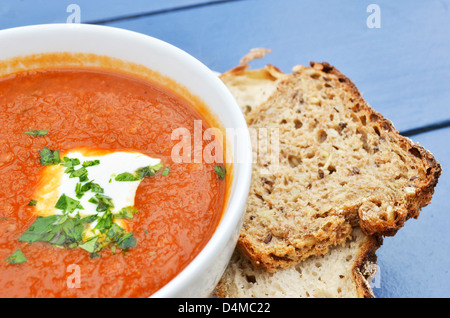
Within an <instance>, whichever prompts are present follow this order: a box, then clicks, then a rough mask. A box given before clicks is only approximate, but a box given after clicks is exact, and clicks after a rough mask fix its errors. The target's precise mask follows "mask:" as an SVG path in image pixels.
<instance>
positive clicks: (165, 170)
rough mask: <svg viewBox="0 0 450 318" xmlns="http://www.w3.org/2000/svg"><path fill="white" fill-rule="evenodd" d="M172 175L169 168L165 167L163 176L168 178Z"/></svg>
mask: <svg viewBox="0 0 450 318" xmlns="http://www.w3.org/2000/svg"><path fill="white" fill-rule="evenodd" d="M169 173H170V169H169V167H165V168H164V170H163V171H162V172H161V175H162V176H167V175H168V174H169Z"/></svg>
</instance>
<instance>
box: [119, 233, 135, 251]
mask: <svg viewBox="0 0 450 318" xmlns="http://www.w3.org/2000/svg"><path fill="white" fill-rule="evenodd" d="M117 246H118V247H120V248H121V249H123V250H126V249H129V248H130V247H136V238H135V237H134V236H133V233H127V234H125V235H124V236H123V237H122V238H121V239H120V240H119V241H118V242H117Z"/></svg>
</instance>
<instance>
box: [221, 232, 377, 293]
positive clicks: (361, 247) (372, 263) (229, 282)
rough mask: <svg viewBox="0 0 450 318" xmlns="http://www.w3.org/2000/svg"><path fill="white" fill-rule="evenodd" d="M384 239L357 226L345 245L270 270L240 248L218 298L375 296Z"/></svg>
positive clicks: (225, 277)
mask: <svg viewBox="0 0 450 318" xmlns="http://www.w3.org/2000/svg"><path fill="white" fill-rule="evenodd" d="M380 245H381V239H376V238H375V237H368V236H366V235H365V234H364V233H363V232H362V231H361V230H360V229H359V228H355V229H354V230H353V233H352V238H351V239H350V240H349V241H347V243H346V244H345V246H336V247H332V248H330V251H329V252H328V253H327V254H325V255H321V256H313V257H310V258H308V259H307V260H305V261H303V262H301V263H300V264H297V265H295V266H292V267H290V268H286V269H281V270H279V271H277V272H275V273H268V272H267V271H265V270H264V269H262V268H255V267H253V265H252V264H251V262H249V261H248V260H247V259H246V258H245V257H244V256H242V255H241V254H240V253H239V252H238V251H237V250H236V251H235V253H234V254H233V257H232V259H231V261H230V263H229V265H228V267H227V269H226V270H225V273H224V275H223V276H222V278H221V280H220V282H219V284H218V285H217V288H216V293H215V294H216V296H217V297H219V298H274V297H275V298H324V297H332V298H374V294H373V291H372V288H371V287H370V283H371V279H372V277H373V276H374V275H375V273H376V255H375V251H376V250H377V249H378V247H379V246H380Z"/></svg>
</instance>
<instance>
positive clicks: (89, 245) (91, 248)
mask: <svg viewBox="0 0 450 318" xmlns="http://www.w3.org/2000/svg"><path fill="white" fill-rule="evenodd" d="M97 241H98V236H94V237H93V238H91V239H89V240H88V241H86V242H85V243H83V244H80V245H78V247H80V248H82V249H83V250H85V251H87V252H89V253H94V252H95V250H96V247H97Z"/></svg>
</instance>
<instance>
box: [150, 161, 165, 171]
mask: <svg viewBox="0 0 450 318" xmlns="http://www.w3.org/2000/svg"><path fill="white" fill-rule="evenodd" d="M163 167H164V166H163V164H162V163H161V162H160V163H158V164H156V165H154V166H151V167H150V168H151V169H153V170H154V171H159V170H161V169H162V168H163Z"/></svg>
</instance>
